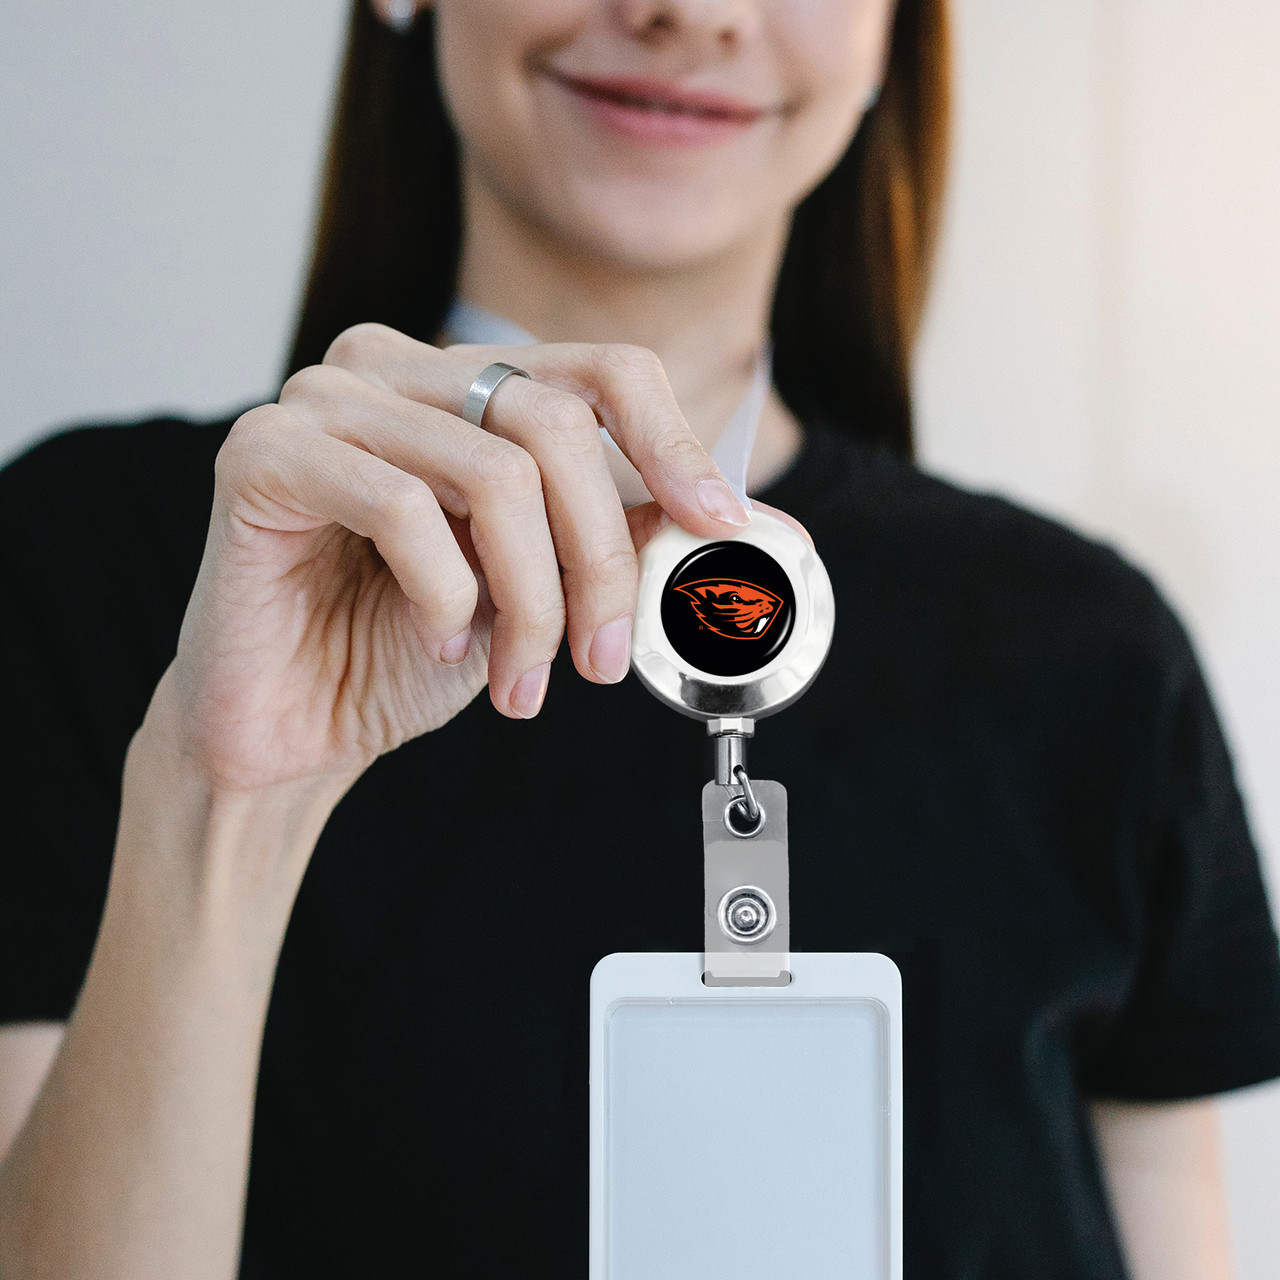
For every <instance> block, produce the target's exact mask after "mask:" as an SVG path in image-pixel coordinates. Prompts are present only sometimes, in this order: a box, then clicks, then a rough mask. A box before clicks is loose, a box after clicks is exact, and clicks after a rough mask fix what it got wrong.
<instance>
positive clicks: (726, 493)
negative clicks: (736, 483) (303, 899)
mask: <svg viewBox="0 0 1280 1280" xmlns="http://www.w3.org/2000/svg"><path fill="white" fill-rule="evenodd" d="M694 492H695V493H696V494H697V495H698V502H699V503H700V504H701V506H702V509H703V511H705V512H706V513H707V515H709V516H711V517H712V518H713V519H716V520H723V521H724V522H725V523H726V524H737V525H743V524H750V523H751V517H750V516H749V515H748V514H747V513H746V511H745V509H744V508H743V506H742V503H740V502H739V501H738V499H737V498H735V497H734V496H733V490H732V489H730V488H729V486H728V485H727V484H725V482H724V481H723V480H699V481H698V483H697V485H696V486H695V487H694Z"/></svg>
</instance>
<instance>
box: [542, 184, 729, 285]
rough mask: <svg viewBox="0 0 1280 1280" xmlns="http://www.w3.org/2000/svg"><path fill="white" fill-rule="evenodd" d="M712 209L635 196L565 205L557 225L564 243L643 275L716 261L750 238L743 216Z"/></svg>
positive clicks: (680, 198) (680, 197)
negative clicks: (715, 212)
mask: <svg viewBox="0 0 1280 1280" xmlns="http://www.w3.org/2000/svg"><path fill="white" fill-rule="evenodd" d="M706 207H707V206H706V203H705V202H701V201H698V200H694V199H692V198H691V197H690V196H688V195H687V194H683V193H682V194H677V195H673V196H672V197H671V199H670V201H669V202H664V201H662V200H660V199H656V198H653V197H652V196H650V197H648V198H646V199H643V200H641V199H637V198H636V197H635V195H634V193H632V194H631V195H630V196H620V197H616V198H614V199H609V200H599V199H597V200H592V201H582V202H576V203H571V204H569V205H565V204H563V203H562V204H561V206H560V207H559V208H558V210H557V211H556V216H555V219H554V222H555V225H556V227H557V230H558V231H559V232H560V234H561V236H562V237H563V238H565V239H566V240H568V241H570V242H572V243H574V244H577V245H581V246H584V247H587V248H589V249H590V251H591V252H592V253H594V254H596V255H598V256H600V257H605V258H608V259H609V260H611V261H614V262H620V263H627V264H629V265H631V266H634V267H635V268H636V269H637V270H654V269H661V268H679V267H685V266H691V265H694V264H696V263H699V262H705V261H708V260H709V259H712V258H715V257H717V256H719V255H720V254H722V253H725V252H727V251H728V250H729V249H730V248H731V247H732V246H733V245H734V244H735V243H738V242H740V241H741V239H742V238H743V237H744V236H745V235H747V234H749V232H748V229H747V228H746V226H744V225H743V223H742V220H741V217H740V216H739V217H733V216H732V215H731V214H728V213H726V214H725V215H724V216H723V217H721V218H716V217H715V216H714V215H708V213H707V212H706ZM690 210H692V211H693V212H692V213H691V212H690Z"/></svg>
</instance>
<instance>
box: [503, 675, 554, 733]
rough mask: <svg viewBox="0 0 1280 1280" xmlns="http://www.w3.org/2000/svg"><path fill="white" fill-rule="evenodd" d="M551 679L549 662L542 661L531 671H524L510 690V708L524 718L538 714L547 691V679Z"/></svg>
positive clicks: (527, 718) (530, 717) (528, 718)
mask: <svg viewBox="0 0 1280 1280" xmlns="http://www.w3.org/2000/svg"><path fill="white" fill-rule="evenodd" d="M550 679H551V663H549V662H544V663H543V664H542V666H540V667H534V669H533V670H532V671H526V672H525V673H524V675H522V676H521V677H520V679H519V680H517V681H516V687H515V688H514V689H512V690H511V710H512V711H514V712H515V713H516V715H518V716H521V717H522V718H523V719H525V720H531V719H533V717H534V716H536V715H537V714H538V709H539V708H540V707H541V706H542V699H543V698H544V697H545V696H546V693H547V681H548V680H550Z"/></svg>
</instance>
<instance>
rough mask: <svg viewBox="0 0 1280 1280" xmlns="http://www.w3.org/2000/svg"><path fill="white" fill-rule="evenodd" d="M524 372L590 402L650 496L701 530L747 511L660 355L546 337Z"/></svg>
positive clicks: (710, 531)
mask: <svg viewBox="0 0 1280 1280" xmlns="http://www.w3.org/2000/svg"><path fill="white" fill-rule="evenodd" d="M530 356H531V360H532V363H530V364H527V365H525V366H524V367H526V368H528V370H529V372H530V373H532V374H534V376H535V377H537V378H538V379H539V380H541V381H543V382H548V383H552V384H554V385H556V386H560V387H563V388H564V389H565V390H567V391H572V392H573V393H574V394H575V395H577V396H579V397H581V399H583V400H585V401H586V402H587V404H589V405H590V406H591V408H592V410H593V412H594V413H595V415H596V418H597V419H598V420H599V421H600V423H601V425H602V426H604V428H605V429H606V430H607V431H608V432H609V434H610V435H611V436H612V437H613V439H614V441H615V442H616V443H617V445H618V448H620V449H621V450H622V452H623V454H624V455H625V456H626V458H627V460H628V461H629V462H630V463H631V465H632V466H633V467H635V469H636V470H637V471H638V472H639V473H640V475H641V478H642V479H643V480H644V482H645V485H646V486H647V487H648V490H649V492H650V493H651V494H652V495H653V497H654V500H655V501H656V502H657V503H658V504H659V505H660V506H661V507H662V508H663V510H664V511H666V512H667V514H668V515H670V516H671V518H672V519H673V520H675V521H676V523H677V524H679V525H681V526H682V527H683V528H685V529H687V530H688V531H689V532H690V533H693V534H697V535H699V536H714V535H720V536H724V534H725V533H726V532H729V533H732V532H736V531H737V530H738V529H739V528H743V527H745V526H746V525H747V524H749V523H750V521H751V517H750V515H749V514H748V513H747V510H746V508H745V507H744V506H743V505H742V503H741V502H740V501H739V500H738V498H737V495H736V494H735V493H734V492H733V490H732V489H731V488H730V487H729V484H728V482H727V481H726V480H725V478H724V473H723V472H722V471H721V470H720V468H719V467H718V466H716V464H715V462H714V460H713V459H712V457H711V455H710V454H709V453H708V452H707V450H706V449H705V448H704V447H703V444H702V442H701V441H700V440H699V439H698V437H697V436H696V435H694V433H693V430H692V428H691V427H690V426H689V423H688V422H687V421H686V419H685V416H684V414H683V413H681V411H680V406H679V405H678V404H677V403H676V398H675V394H674V392H673V391H672V390H671V383H670V382H669V381H668V380H667V374H666V370H665V369H663V367H662V361H661V360H660V359H659V358H658V356H657V355H656V354H655V353H654V352H653V351H650V350H649V348H648V347H640V346H634V345H631V344H629V343H617V342H615V343H547V344H544V345H541V346H539V347H538V348H537V349H536V355H534V353H533V351H532V350H531V351H530Z"/></svg>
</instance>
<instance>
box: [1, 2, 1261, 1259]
mask: <svg viewBox="0 0 1280 1280" xmlns="http://www.w3.org/2000/svg"><path fill="white" fill-rule="evenodd" d="M346 12H347V3H346V0H276V2H275V3H273V4H261V3H253V2H252V0H217V2H216V3H213V4H207V5H183V6H176V5H169V4H161V3H158V0H117V2H116V3H115V4H112V5H101V4H91V3H89V2H88V0H62V3H59V4H49V3H47V0H6V3H5V4H4V6H3V15H2V16H0V174H2V175H3V180H2V181H0V324H2V325H3V329H2V332H0V337H2V338H3V340H2V341H0V386H3V393H4V405H3V412H2V413H0V456H6V457H7V456H10V455H12V453H13V452H15V451H16V450H17V449H18V448H20V447H21V446H22V445H23V444H24V443H26V442H27V441H30V440H32V439H34V438H35V437H37V436H39V435H42V434H45V433H46V432H48V431H49V430H50V429H51V428H53V427H55V426H59V425H62V424H65V423H68V422H73V421H77V420H85V419H102V418H105V417H108V416H112V415H118V416H122V417H126V418H137V417H140V416H142V415H143V414H144V413H146V412H149V411H154V410H160V409H173V410H177V411H180V412H184V413H195V414H199V413H205V412H216V411H221V410H224V409H230V408H232V407H234V406H236V405H244V404H246V403H248V402H250V401H252V400H254V399H257V400H260V401H265V400H268V399H271V398H273V391H272V387H273V385H274V383H275V380H276V377H277V372H278V370H279V368H280V367H281V363H282V361H283V358H284V354H285V350H286V343H287V341H288V336H289V332H290V325H291V320H292V315H293V312H294V308H295V306H296V303H297V298H298V292H299V288H300V282H301V274H302V270H303V267H304V259H305V253H306V244H307V237H308V234H309V227H310V219H311V211H312V201H313V198H314V192H315V188H316V182H317V176H318V164H319V158H320V152H321V145H322V138H323V134H324V130H325V127H326V123H327V110H328V105H329V100H330V94H331V92H332V87H333V82H334V76H335V72H336V68H337V60H338V51H339V48H340V43H341V39H342V35H343V29H344V25H345V19H346ZM956 27H957V31H956V34H957V40H958V46H959V48H958V52H959V67H958V71H959V101H958V108H959V115H958V137H957V149H956V167H955V169H954V171H953V182H952V188H951V195H950V203H949V207H948V218H947V227H946V233H945V241H944V246H943V255H942V262H941V271H940V276H939V280H938V289H937V291H936V293H935V297H934V304H933V307H932V311H931V314H930V318H929V323H928V328H927V332H926V335H925V341H924V347H923V352H922V361H921V365H920V369H919V376H918V390H919V398H920V418H921V434H922V452H923V456H924V460H925V462H926V464H927V465H929V466H931V467H933V468H935V469H937V470H940V471H942V472H943V473H945V474H948V475H950V476H952V477H955V478H957V479H959V480H961V481H963V482H965V483H968V484H972V485H976V486H979V487H983V488H993V489H997V490H1000V491H1003V492H1005V493H1007V494H1009V495H1011V496H1013V497H1015V498H1016V499H1018V500H1020V501H1022V502H1024V503H1028V504H1030V505H1033V506H1035V507H1038V508H1040V509H1042V510H1045V511H1048V512H1050V513H1051V514H1054V515H1057V516H1059V517H1062V518H1064V519H1066V520H1068V521H1070V522H1071V523H1073V524H1075V525H1076V526H1077V527H1079V528H1081V529H1083V530H1085V531H1086V532H1089V533H1091V534H1093V535H1095V536H1098V537H1102V538H1105V539H1107V540H1109V541H1111V542H1113V543H1114V544H1116V545H1117V546H1119V547H1120V548H1121V549H1122V550H1123V551H1124V552H1126V553H1127V554H1128V555H1129V556H1130V557H1132V558H1134V559H1136V560H1137V561H1138V562H1139V563H1141V564H1142V565H1144V566H1145V567H1146V568H1147V569H1149V570H1150V571H1151V572H1152V573H1153V574H1154V575H1155V577H1156V578H1157V580H1158V581H1159V582H1160V583H1161V585H1162V586H1163V588H1164V590H1165V591H1166V592H1167V593H1168V595H1169V596H1170V597H1171V599H1172V600H1173V602H1174V603H1175V605H1176V606H1177V607H1178V608H1179V610H1180V611H1181V613H1182V615H1183V617H1184V618H1185V620H1186V621H1187V623H1188V625H1189V627H1190V629H1191V632H1192V634H1193V636H1194V638H1195V640H1196V642H1197V644H1198V647H1199V651H1200V653H1201V656H1202V658H1203V660H1204V662H1205V665H1206V668H1207V670H1208V674H1209V678H1210V682H1211V684H1212V687H1213V690H1214V693H1215V695H1216V697H1217V701H1218V705H1219V708H1220V710H1221V712H1222V714H1223V718H1224V720H1225V722H1226V727H1227V731H1228V735H1229V737H1230V740H1231V742H1232V745H1233V747H1234V751H1235V756H1236V760H1237V765H1238V769H1239V775H1240V781H1241V784H1242V787H1243V789H1244V792H1245V794H1246V797H1247V799H1248V800H1249V803H1250V807H1251V813H1252V817H1253V823H1254V829H1255V832H1256V834H1257V836H1258V838H1259V841H1260V842H1261V844H1262V847H1263V849H1264V851H1265V852H1266V857H1267V861H1268V876H1269V883H1270V885H1271V887H1272V901H1273V903H1275V902H1276V901H1277V897H1278V896H1280V895H1278V894H1277V890H1276V886H1278V885H1280V788H1278V787H1277V782H1280V664H1278V663H1277V661H1276V655H1277V652H1278V651H1280V501H1277V499H1278V498H1280V414H1278V412H1277V403H1278V401H1280V73H1278V72H1277V67H1280V4H1277V3H1275V0H1071V2H1070V3H1063V2H1062V0H956ZM1226 1114H1227V1147H1228V1162H1229V1178H1230V1186H1231V1199H1232V1211H1233V1218H1234V1232H1235V1238H1236V1243H1237V1251H1238V1255H1239V1266H1240V1276H1241V1280H1268V1278H1269V1277H1271V1276H1273V1275H1274V1274H1275V1247H1276V1245H1277V1243H1280V1240H1278V1238H1277V1237H1278V1231H1280V1228H1278V1226H1277V1224H1278V1223H1280V1085H1268V1086H1263V1087H1261V1088H1258V1089H1253V1090H1246V1091H1242V1092H1240V1093H1238V1094H1236V1095H1234V1096H1232V1097H1231V1098H1230V1099H1229V1100H1228V1103H1227V1106H1226Z"/></svg>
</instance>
